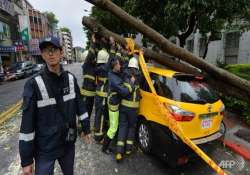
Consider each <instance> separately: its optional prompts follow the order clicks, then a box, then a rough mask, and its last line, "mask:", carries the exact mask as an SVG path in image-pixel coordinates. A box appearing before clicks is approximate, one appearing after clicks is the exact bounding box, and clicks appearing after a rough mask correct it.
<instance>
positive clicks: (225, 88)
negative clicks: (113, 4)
mask: <svg viewBox="0 0 250 175" xmlns="http://www.w3.org/2000/svg"><path fill="white" fill-rule="evenodd" d="M82 24H83V25H84V26H86V27H87V28H89V29H90V30H91V31H93V30H94V29H95V30H97V32H98V33H99V34H100V35H101V36H104V37H106V38H109V37H110V36H113V37H114V39H115V40H116V42H118V43H119V44H126V41H125V39H124V38H123V37H121V36H120V35H118V34H116V33H113V32H111V31H110V30H108V29H107V28H105V27H104V26H102V25H100V24H98V23H97V22H96V21H95V20H94V19H93V18H90V17H83V19H82ZM136 48H140V46H138V45H136ZM144 56H145V57H146V58H148V59H152V60H154V61H156V62H158V63H160V64H162V65H165V66H167V67H169V68H171V69H173V70H175V71H179V72H184V73H190V74H194V75H201V73H200V72H199V71H198V70H197V69H195V68H193V67H190V66H189V65H187V64H185V63H180V62H177V61H175V60H174V59H173V58H171V57H169V56H168V55H166V54H163V53H157V52H154V51H152V50H150V49H144ZM204 76H206V75H204ZM207 81H208V83H209V84H210V85H212V86H213V87H214V88H215V89H216V90H217V91H219V92H221V93H223V94H225V95H231V96H235V97H238V98H239V99H242V100H245V101H249V102H250V99H249V98H247V97H248V94H247V93H246V92H244V91H241V90H239V89H238V88H236V87H233V86H230V85H228V84H227V83H225V82H223V81H216V80H215V79H212V78H208V80H207Z"/></svg>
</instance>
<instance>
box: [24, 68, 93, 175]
mask: <svg viewBox="0 0 250 175" xmlns="http://www.w3.org/2000/svg"><path fill="white" fill-rule="evenodd" d="M76 116H78V117H79V120H80V121H81V124H82V128H83V132H84V133H85V134H88V133H90V127H89V116H88V113H87V110H86V107H85V105H84V104H83V101H82V97H81V95H80V89H79V87H78V84H77V80H76V78H75V77H74V75H73V74H71V73H69V72H67V71H64V70H63V69H62V68H61V74H60V75H59V76H58V75H57V74H54V73H52V72H50V71H49V70H48V68H47V67H45V68H44V70H43V71H42V72H41V73H40V74H38V75H36V76H34V77H32V78H31V79H30V80H28V81H27V82H26V84H25V86H24V92H23V115H22V122H21V128H20V137H19V150H20V157H21V165H22V167H25V166H28V165H30V164H32V163H33V159H35V166H36V167H35V173H36V174H37V175H40V174H41V175H44V174H53V169H54V163H55V160H56V159H57V160H58V161H59V163H60V165H61V168H62V171H63V173H64V174H67V175H72V174H73V164H74V153H75V152H74V142H75V139H76V133H77V132H76ZM71 131H73V133H72V132H71ZM69 132H71V135H70V137H71V138H70V139H67V137H68V136H69Z"/></svg>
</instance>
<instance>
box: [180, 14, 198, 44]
mask: <svg viewBox="0 0 250 175" xmlns="http://www.w3.org/2000/svg"><path fill="white" fill-rule="evenodd" d="M196 24H197V17H196V13H195V12H193V13H191V15H190V16H189V19H188V26H187V29H186V31H185V32H182V33H181V34H178V35H177V37H178V38H179V40H180V47H182V48H184V46H185V44H186V40H187V38H188V37H189V36H190V35H191V34H192V33H193V32H194V29H195V26H196Z"/></svg>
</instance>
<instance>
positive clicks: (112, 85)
mask: <svg viewBox="0 0 250 175" xmlns="http://www.w3.org/2000/svg"><path fill="white" fill-rule="evenodd" d="M110 66H111V71H110V72H109V73H108V81H109V90H108V109H109V123H110V126H109V129H108V132H107V134H106V136H105V138H104V142H103V147H102V151H103V152H105V153H108V152H109V149H108V147H109V144H110V142H111V140H112V139H113V138H114V136H115V134H116V132H117V129H118V121H119V105H120V100H121V97H126V96H127V95H129V93H132V89H128V88H127V87H125V86H124V85H123V81H122V78H121V73H120V71H121V65H120V61H119V59H118V58H117V57H116V56H114V57H111V61H110ZM134 80H135V79H133V78H131V81H132V82H134Z"/></svg>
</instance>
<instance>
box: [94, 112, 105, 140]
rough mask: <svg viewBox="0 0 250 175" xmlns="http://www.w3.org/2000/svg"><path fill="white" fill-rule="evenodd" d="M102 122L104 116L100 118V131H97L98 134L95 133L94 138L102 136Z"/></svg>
mask: <svg viewBox="0 0 250 175" xmlns="http://www.w3.org/2000/svg"><path fill="white" fill-rule="evenodd" d="M103 121H104V116H103V115H102V116H101V123H100V130H99V132H96V133H95V136H102V135H103V132H102V130H103Z"/></svg>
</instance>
